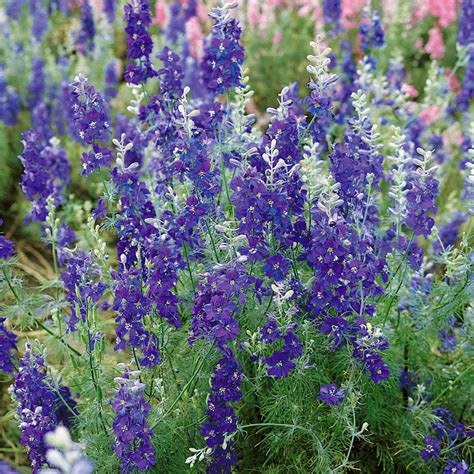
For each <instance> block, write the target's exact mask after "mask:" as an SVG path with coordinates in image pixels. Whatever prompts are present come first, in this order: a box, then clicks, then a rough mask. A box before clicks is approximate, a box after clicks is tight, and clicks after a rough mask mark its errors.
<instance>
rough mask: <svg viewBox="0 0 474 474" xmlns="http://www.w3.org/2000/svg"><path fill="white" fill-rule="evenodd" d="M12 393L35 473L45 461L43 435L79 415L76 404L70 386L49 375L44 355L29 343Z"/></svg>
mask: <svg viewBox="0 0 474 474" xmlns="http://www.w3.org/2000/svg"><path fill="white" fill-rule="evenodd" d="M13 396H14V397H15V399H16V400H17V403H18V408H17V413H18V417H19V419H20V424H19V428H20V431H21V443H22V444H23V445H24V446H26V449H27V453H28V456H29V458H30V460H31V466H32V468H33V473H34V474H37V473H39V472H40V469H41V467H42V466H43V464H44V463H45V461H46V457H45V456H46V451H47V447H46V445H45V440H44V436H45V434H46V433H48V432H49V431H52V430H53V429H54V428H55V427H57V426H59V425H64V426H66V427H69V426H71V423H72V422H73V419H74V417H75V416H77V415H78V411H77V409H76V405H77V403H76V401H75V400H74V399H73V398H72V397H71V392H70V390H69V388H68V387H66V386H60V385H59V384H58V383H57V382H56V381H54V380H53V379H52V377H51V376H50V375H49V374H48V369H47V367H46V365H45V362H44V358H43V357H42V356H41V355H39V354H36V353H34V351H33V349H32V348H31V345H30V344H27V345H26V352H25V355H24V356H23V357H22V358H21V359H20V367H19V369H18V372H16V373H15V381H14V384H13Z"/></svg>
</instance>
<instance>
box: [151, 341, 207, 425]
mask: <svg viewBox="0 0 474 474" xmlns="http://www.w3.org/2000/svg"><path fill="white" fill-rule="evenodd" d="M213 348H214V344H211V346H210V347H209V350H208V351H207V352H206V354H205V355H204V356H203V357H201V360H200V361H199V363H198V364H197V366H195V369H194V371H193V374H192V375H191V378H190V379H189V380H188V381H187V383H186V385H185V386H184V387H183V388H182V390H181V392H179V395H178V396H177V397H176V398H175V399H174V401H173V403H172V404H171V405H170V407H169V408H168V409H167V410H166V412H165V414H164V415H163V417H162V418H166V417H167V416H168V415H169V414H170V413H171V412H172V411H173V408H174V407H175V406H176V404H177V403H178V402H179V401H180V400H181V397H182V396H183V395H184V394H185V393H186V390H187V389H188V387H189V386H190V385H191V383H192V382H193V381H194V379H195V378H196V377H197V376H198V374H199V371H200V370H201V368H202V366H203V365H204V364H205V362H206V361H207V358H208V356H209V354H210V353H211V351H212V349H213ZM160 421H161V420H158V421H157V422H156V423H154V424H153V425H152V427H151V429H152V430H153V429H155V428H156V427H157V426H158V424H159V423H160Z"/></svg>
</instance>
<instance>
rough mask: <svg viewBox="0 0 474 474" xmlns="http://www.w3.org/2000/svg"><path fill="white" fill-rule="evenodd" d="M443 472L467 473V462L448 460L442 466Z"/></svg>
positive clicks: (446, 473)
mask: <svg viewBox="0 0 474 474" xmlns="http://www.w3.org/2000/svg"><path fill="white" fill-rule="evenodd" d="M443 473H444V474H469V464H468V463H467V462H466V461H464V460H462V461H460V462H457V461H453V460H450V461H448V465H447V466H446V467H445V468H444V471H443Z"/></svg>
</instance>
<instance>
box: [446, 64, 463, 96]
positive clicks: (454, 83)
mask: <svg viewBox="0 0 474 474" xmlns="http://www.w3.org/2000/svg"><path fill="white" fill-rule="evenodd" d="M444 75H445V76H446V77H447V78H448V84H449V88H450V89H451V90H452V91H453V92H457V91H459V87H460V84H459V81H458V78H457V77H456V75H455V74H451V69H450V68H449V67H447V68H446V69H445V70H444Z"/></svg>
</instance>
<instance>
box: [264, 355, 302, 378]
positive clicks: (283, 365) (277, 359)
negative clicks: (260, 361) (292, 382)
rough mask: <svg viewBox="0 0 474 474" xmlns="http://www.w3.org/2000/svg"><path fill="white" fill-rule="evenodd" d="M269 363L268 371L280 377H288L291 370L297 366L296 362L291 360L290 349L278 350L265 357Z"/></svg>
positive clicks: (273, 375) (270, 374)
mask: <svg viewBox="0 0 474 474" xmlns="http://www.w3.org/2000/svg"><path fill="white" fill-rule="evenodd" d="M265 363H266V364H267V365H268V369H267V373H268V375H269V376H271V377H275V378H276V379H279V378H281V377H288V374H289V373H290V371H291V370H293V369H294V368H295V363H294V362H293V361H292V360H291V358H290V354H289V353H288V351H285V350H283V351H276V352H274V353H273V354H272V355H271V356H270V357H266V358H265Z"/></svg>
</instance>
